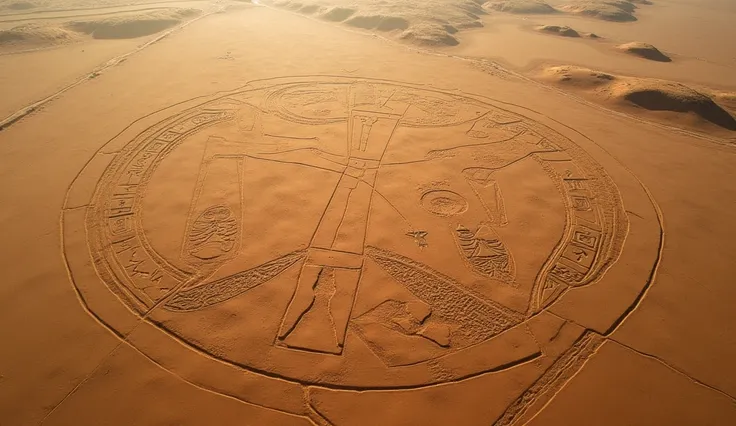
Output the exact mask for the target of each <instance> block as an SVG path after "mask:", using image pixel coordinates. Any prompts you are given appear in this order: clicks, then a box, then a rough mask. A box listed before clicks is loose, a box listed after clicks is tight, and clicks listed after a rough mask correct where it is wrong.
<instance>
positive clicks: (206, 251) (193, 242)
mask: <svg viewBox="0 0 736 426" xmlns="http://www.w3.org/2000/svg"><path fill="white" fill-rule="evenodd" d="M237 236H238V222H237V220H236V219H235V217H234V215H233V212H232V210H230V208H229V207H228V206H224V205H216V206H212V207H209V208H208V209H207V210H205V211H203V212H202V213H201V214H200V215H199V217H197V219H196V220H195V221H194V223H193V224H192V228H191V229H190V230H189V234H188V235H187V241H186V250H187V252H189V254H191V255H192V256H194V257H196V258H199V259H202V260H210V259H214V258H216V257H219V256H222V255H223V254H225V253H227V252H229V251H230V250H232V249H233V247H235V244H236V237H237Z"/></svg>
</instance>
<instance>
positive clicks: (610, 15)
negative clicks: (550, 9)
mask: <svg viewBox="0 0 736 426" xmlns="http://www.w3.org/2000/svg"><path fill="white" fill-rule="evenodd" d="M560 10H562V11H564V12H567V13H571V14H574V15H582V16H588V17H591V18H597V19H603V20H605V21H615V22H628V21H636V16H634V11H635V10H636V5H634V4H633V3H631V2H629V1H626V0H585V1H574V2H572V3H568V4H565V5H562V6H561V7H560Z"/></svg>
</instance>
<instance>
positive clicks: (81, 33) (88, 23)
mask: <svg viewBox="0 0 736 426" xmlns="http://www.w3.org/2000/svg"><path fill="white" fill-rule="evenodd" d="M199 13H200V11H199V10H196V9H172V10H163V11H162V10H159V11H151V12H146V13H138V14H124V15H120V16H113V17H109V16H108V17H92V18H90V19H86V20H83V21H82V20H78V21H69V22H55V23H29V24H23V25H18V26H15V27H12V28H10V29H5V30H0V49H2V51H5V52H12V51H19V50H32V49H37V48H46V47H53V46H57V45H61V44H66V43H71V42H76V41H81V40H83V39H84V38H85V37H86V36H91V37H92V38H95V39H125V38H135V37H142V36H146V35H150V34H155V33H157V32H159V31H163V30H165V29H167V28H170V27H173V26H175V25H178V24H179V23H181V22H183V21H185V20H187V19H190V18H192V17H194V16H196V15H198V14H199ZM42 22H43V21H42Z"/></svg>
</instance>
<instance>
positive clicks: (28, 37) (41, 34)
mask: <svg viewBox="0 0 736 426" xmlns="http://www.w3.org/2000/svg"><path fill="white" fill-rule="evenodd" d="M75 38H76V34H75V33H74V32H72V31H68V30H66V29H63V28H59V27H54V26H41V25H38V24H24V25H19V26H16V27H13V28H11V29H8V30H0V48H3V49H4V50H7V49H20V48H23V49H29V48H34V47H40V46H47V45H55V44H62V43H68V42H70V41H73V40H75Z"/></svg>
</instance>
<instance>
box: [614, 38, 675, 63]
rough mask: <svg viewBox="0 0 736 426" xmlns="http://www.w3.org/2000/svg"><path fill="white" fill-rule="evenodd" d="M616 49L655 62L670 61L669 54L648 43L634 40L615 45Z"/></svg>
mask: <svg viewBox="0 0 736 426" xmlns="http://www.w3.org/2000/svg"><path fill="white" fill-rule="evenodd" d="M616 48H617V49H619V50H621V51H623V52H626V53H628V54H630V55H634V56H639V57H642V58H644V59H649V60H651V61H657V62H672V59H670V57H669V56H667V55H665V54H664V53H662V52H660V51H659V49H657V48H656V47H654V46H652V45H651V44H648V43H642V42H638V41H634V42H631V43H625V44H621V45H618V46H616Z"/></svg>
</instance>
